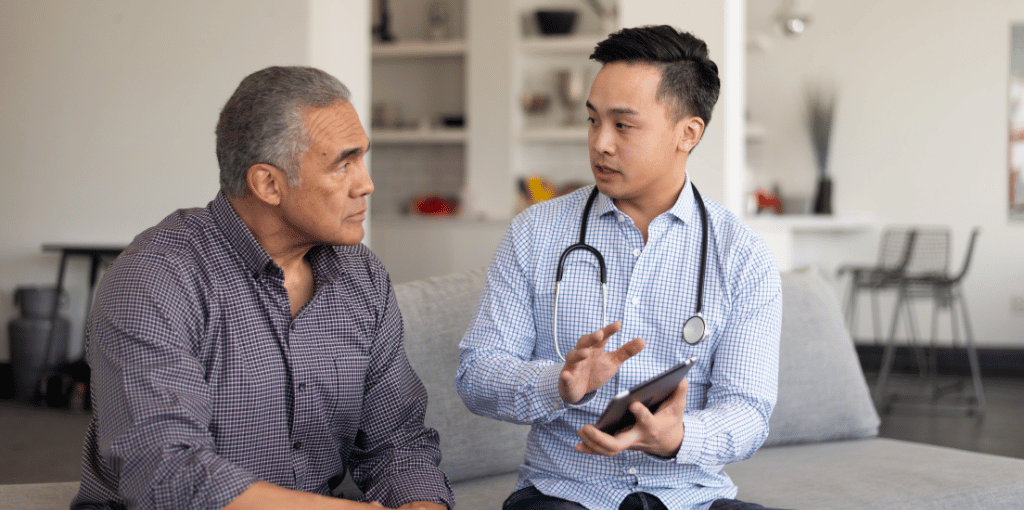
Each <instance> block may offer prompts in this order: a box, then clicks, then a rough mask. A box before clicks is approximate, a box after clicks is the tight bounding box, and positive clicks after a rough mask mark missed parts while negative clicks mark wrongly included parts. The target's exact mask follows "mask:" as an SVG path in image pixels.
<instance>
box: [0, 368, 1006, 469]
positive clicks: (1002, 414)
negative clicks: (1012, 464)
mask: <svg viewBox="0 0 1024 510" xmlns="http://www.w3.org/2000/svg"><path fill="white" fill-rule="evenodd" d="M870 379H871V377H869V380H870ZM915 382H916V380H915V379H914V378H913V377H910V376H902V375H901V376H897V377H896V378H895V379H894V380H893V384H892V387H893V389H896V390H903V391H907V392H910V391H911V390H913V389H914V387H915ZM984 386H985V395H986V397H987V400H988V408H987V410H986V412H985V414H984V415H982V416H968V415H967V414H966V413H963V412H931V411H928V410H920V409H909V408H902V407H900V406H895V407H894V408H893V410H892V411H891V412H889V413H885V414H883V416H882V425H881V428H880V431H879V432H880V435H881V436H882V437H888V438H894V439H904V440H908V441H917V442H922V443H930V444H935V445H941V446H949V447H953V448H960V449H964V450H973V451H979V452H985V453H993V454H999V455H1008V456H1012V457H1019V458H1024V380H1021V379H995V378H988V379H985V380H984ZM88 425H89V416H88V415H87V414H78V413H72V412H69V411H66V410H61V409H49V408H45V407H33V406H28V405H24V404H19V403H15V402H12V401H3V400H0V459H3V462H0V484H6V483H36V482H56V481H68V480H77V479H78V478H79V477H80V475H81V452H82V439H83V437H84V435H85V431H86V428H87V427H88Z"/></svg>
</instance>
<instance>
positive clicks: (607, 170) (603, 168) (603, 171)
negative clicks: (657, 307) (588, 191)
mask: <svg viewBox="0 0 1024 510" xmlns="http://www.w3.org/2000/svg"><path fill="white" fill-rule="evenodd" d="M594 170H596V171H597V173H599V174H605V175H607V174H613V173H615V172H617V171H618V170H615V169H613V168H608V167H606V166H604V165H594Z"/></svg>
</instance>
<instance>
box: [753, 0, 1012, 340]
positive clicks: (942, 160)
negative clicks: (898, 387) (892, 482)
mask: <svg viewBox="0 0 1024 510" xmlns="http://www.w3.org/2000/svg"><path fill="white" fill-rule="evenodd" d="M801 3H803V4H805V5H807V7H808V9H809V11H810V13H811V15H812V17H813V21H812V24H811V25H810V26H809V27H808V29H807V31H806V33H805V34H804V35H802V36H800V37H798V38H792V39H783V38H782V37H781V36H777V37H775V38H774V39H773V41H774V44H773V45H772V47H771V48H770V49H769V50H768V51H762V52H752V53H750V54H749V55H748V57H747V72H748V76H747V78H748V87H747V101H748V109H749V112H750V119H751V121H752V122H755V123H757V124H759V125H761V126H763V127H764V128H765V141H764V142H763V145H762V146H761V147H760V148H759V149H758V150H757V152H756V153H757V157H756V158H755V157H752V158H751V164H752V165H753V166H754V168H755V170H757V171H758V172H760V173H761V176H762V179H763V180H764V181H767V182H768V183H770V182H773V181H775V182H779V184H780V186H781V189H782V193H783V194H797V195H799V194H804V195H810V194H811V190H812V186H813V182H814V166H813V159H812V151H811V148H810V145H809V141H808V138H807V136H806V134H805V133H806V131H805V129H804V127H803V117H802V115H803V104H802V99H803V90H804V86H805V84H806V83H807V82H809V81H811V80H816V79H825V80H833V81H834V82H835V83H836V85H837V86H838V90H839V94H840V96H839V104H838V111H837V124H836V127H835V130H834V139H833V143H834V150H833V153H832V156H831V158H830V168H831V173H832V175H833V177H834V179H835V188H836V196H835V209H836V211H837V212H838V213H842V214H857V213H869V214H871V215H873V216H874V217H875V218H876V219H877V220H878V221H879V223H880V224H927V225H949V226H950V227H951V228H952V229H953V242H954V245H953V253H954V255H953V257H952V264H953V265H954V266H958V265H959V263H960V261H961V260H962V256H963V250H964V249H965V245H966V242H967V239H968V237H969V233H970V229H971V228H972V227H973V226H975V225H978V226H981V227H982V229H983V230H982V233H981V237H980V238H979V244H978V246H977V249H976V252H975V257H976V258H975V259H974V264H973V265H972V268H971V271H970V273H969V274H968V277H967V279H966V280H965V283H964V287H965V290H966V297H967V301H968V303H969V306H970V312H971V317H972V319H973V325H974V330H975V336H976V338H977V339H978V340H979V342H980V343H982V344H987V345H996V346H1012V347H1024V317H1021V316H1014V315H1013V314H1012V313H1011V308H1010V299H1011V296H1013V295H1022V294H1024V249H1022V248H1021V247H1022V246H1024V224H1021V223H1016V224H1011V223H1009V222H1008V221H1007V219H1006V217H1007V159H1006V158H1007V145H1006V144H1007V134H1006V126H1007V113H1006V107H1007V99H1006V98H1007V79H1008V69H1009V61H1010V59H1009V49H1008V48H1009V33H1010V24H1011V23H1013V22H1018V23H1020V22H1024V2H1020V1H1019V0H993V1H987V2H984V3H983V4H982V3H979V2H977V1H972V0H899V1H892V0H857V1H853V0H843V1H818V2H813V3H812V2H801ZM777 8H778V3H777V2H760V1H752V2H748V9H749V11H748V23H749V24H750V28H752V29H757V28H759V26H761V27H763V26H765V23H766V20H767V18H768V16H769V15H772V14H774V11H775V9H777ZM759 23H760V25H758V24H759ZM877 242H878V236H877V234H876V235H874V236H871V237H870V241H869V242H863V241H862V242H860V243H859V244H854V245H846V246H842V247H841V249H838V250H836V251H837V252H839V253H844V254H845V260H836V261H833V262H835V263H840V262H863V263H871V262H873V261H874V258H875V256H876V253H877ZM865 304H866V303H865ZM923 324H925V325H927V322H925V323H923ZM862 331H867V329H862Z"/></svg>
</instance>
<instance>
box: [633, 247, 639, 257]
mask: <svg viewBox="0 0 1024 510" xmlns="http://www.w3.org/2000/svg"><path fill="white" fill-rule="evenodd" d="M633 256H634V257H639V256H640V248H637V249H635V250H633Z"/></svg>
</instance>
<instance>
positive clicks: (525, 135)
mask: <svg viewBox="0 0 1024 510" xmlns="http://www.w3.org/2000/svg"><path fill="white" fill-rule="evenodd" d="M520 138H522V140H523V141H524V142H532V143H551V142H579V143H587V127H586V125H583V126H580V127H561V126H554V127H541V128H524V129H523V131H522V133H521V134H520Z"/></svg>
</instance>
